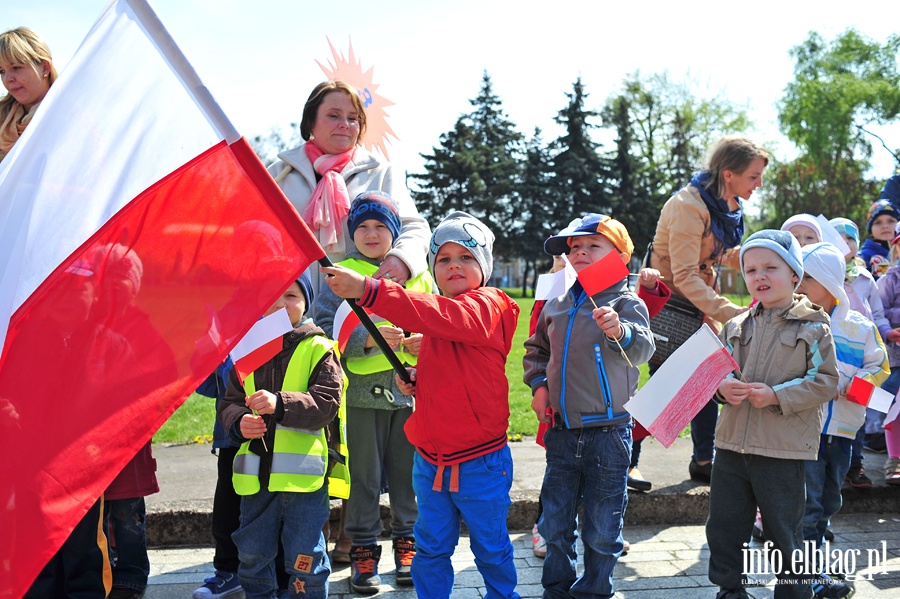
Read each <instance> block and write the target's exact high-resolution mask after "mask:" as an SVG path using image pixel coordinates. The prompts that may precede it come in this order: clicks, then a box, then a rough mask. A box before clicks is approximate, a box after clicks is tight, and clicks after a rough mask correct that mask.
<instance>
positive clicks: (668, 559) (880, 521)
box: [145, 514, 900, 599]
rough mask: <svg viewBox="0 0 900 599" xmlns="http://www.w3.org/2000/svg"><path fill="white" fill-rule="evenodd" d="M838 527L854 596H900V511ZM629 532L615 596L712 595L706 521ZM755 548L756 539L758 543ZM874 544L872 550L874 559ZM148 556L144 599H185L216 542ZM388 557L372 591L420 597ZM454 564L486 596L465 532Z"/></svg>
mask: <svg viewBox="0 0 900 599" xmlns="http://www.w3.org/2000/svg"><path fill="white" fill-rule="evenodd" d="M833 530H834V533H835V536H836V539H835V543H834V545H833V550H832V553H833V554H834V552H835V551H840V552H841V554H840V555H841V556H849V555H851V554H855V552H854V550H859V556H858V557H857V558H856V569H855V572H856V574H857V576H858V577H859V578H860V579H859V580H857V581H856V583H855V586H856V594H855V595H854V598H855V599H869V598H871V599H875V598H888V597H898V596H900V518H895V517H884V516H877V515H872V514H852V515H846V516H838V518H836V519H835V522H834V525H833ZM626 538H628V539H629V541H630V542H631V552H630V553H629V554H628V555H627V556H625V557H623V558H622V559H621V560H620V562H619V564H618V566H617V567H616V573H615V577H616V587H617V591H618V592H617V593H616V597H620V598H627V599H660V598H667V599H701V598H712V597H714V596H715V592H716V589H715V588H713V587H712V586H711V585H710V583H709V580H707V578H706V572H707V566H708V559H709V551H708V549H707V548H706V537H705V533H704V529H703V526H696V525H695V526H626ZM512 539H513V543H514V546H515V556H516V567H517V569H518V572H519V586H518V592H519V593H520V594H521V595H522V597H540V596H541V590H542V589H541V585H540V578H541V565H542V563H543V562H542V560H540V559H537V558H535V557H534V555H533V553H532V551H531V535H530V534H526V533H515V534H513V535H512ZM382 545H383V547H384V549H383V551H384V555H385V556H388V555H390V542H389V541H384V542H382ZM751 547H752V548H758V547H759V545H758V544H756V543H754V544H752V545H751ZM882 548H883V550H882ZM869 551H872V552H873V557H871V558H870V557H869V554H868V552H869ZM875 553H877V554H878V556H879V559H881V558H882V557H883V558H884V563H883V564H881V563H878V564H876V563H874V560H875V557H874V554H875ZM835 555H836V554H835ZM870 560H871V562H872V563H870ZM150 561H151V567H152V573H151V577H150V587H149V588H148V590H147V594H146V595H145V598H146V599H176V598H177V599H185V598H188V597H190V595H191V591H193V589H195V588H196V587H197V586H199V585H200V584H202V582H203V578H204V577H206V576H209V575H210V572H211V569H212V565H211V561H212V549H210V548H202V549H156V550H153V551H151V553H150ZM391 564H392V560H391V559H390V558H386V559H383V560H382V566H383V567H382V568H381V571H382V574H383V576H382V580H383V582H384V584H383V585H382V587H381V591H380V592H379V594H378V595H375V596H390V597H393V598H397V599H405V598H409V599H413V598H415V596H416V594H415V591H413V590H412V589H405V588H402V590H399V589H396V588H395V587H394V576H393V567H392V565H391ZM453 564H454V568H455V571H456V580H455V585H454V592H453V597H454V598H459V599H469V598H471V599H476V598H480V597H483V596H484V586H483V585H484V583H483V582H482V579H481V576H480V575H479V574H478V571H477V569H476V568H475V563H474V560H473V557H472V553H471V551H470V550H469V546H468V538H466V537H463V538H462V539H461V540H460V545H459V547H458V548H457V552H456V554H455V556H454V558H453ZM870 566H872V567H870ZM875 566H877V567H875ZM580 567H581V564H580V563H579V568H580ZM869 574H871V580H869ZM348 576H349V568H348V567H346V566H344V567H341V568H338V569H336V571H335V572H334V573H333V574H332V576H331V596H332V597H336V598H344V597H347V598H349V597H359V596H360V595H355V594H352V593H350V589H349V583H348ZM749 591H750V595H751V596H752V597H755V598H763V597H765V598H771V597H773V591H772V586H771V583H770V584H769V585H768V586H766V587H762V588H752V589H749ZM235 599H237V598H235Z"/></svg>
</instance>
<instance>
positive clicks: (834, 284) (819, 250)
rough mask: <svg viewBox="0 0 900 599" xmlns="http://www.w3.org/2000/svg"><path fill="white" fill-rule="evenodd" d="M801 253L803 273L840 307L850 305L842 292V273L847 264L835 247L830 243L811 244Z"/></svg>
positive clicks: (845, 294)
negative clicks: (813, 280) (814, 281)
mask: <svg viewBox="0 0 900 599" xmlns="http://www.w3.org/2000/svg"><path fill="white" fill-rule="evenodd" d="M800 251H801V252H803V271H804V272H805V273H806V274H807V275H808V276H810V277H812V278H813V279H815V280H816V282H817V283H819V284H820V285H821V286H822V287H824V288H825V289H826V290H827V291H828V293H830V294H831V297H833V298H834V299H836V300H837V301H838V303H839V304H840V305H842V306H849V305H850V298H848V297H847V292H846V291H844V272H845V270H846V268H847V264H846V262H845V261H844V255H843V254H841V250H839V249H837V246H835V245H832V244H830V243H811V244H809V245H807V246H804V247H803V248H801V250H800Z"/></svg>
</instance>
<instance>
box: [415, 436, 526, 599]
mask: <svg viewBox="0 0 900 599" xmlns="http://www.w3.org/2000/svg"><path fill="white" fill-rule="evenodd" d="M458 468H459V491H458V492H451V491H450V482H451V467H449V466H445V467H444V473H443V477H442V479H441V489H440V490H439V491H435V490H434V488H433V487H434V481H435V476H436V475H437V466H435V465H434V464H432V463H431V462H429V461H428V460H426V459H425V458H423V457H422V456H421V455H419V453H418V452H416V455H415V457H414V461H413V489H415V491H416V498H417V499H418V502H419V517H418V519H417V520H416V526H415V535H416V556H415V557H414V558H413V563H412V578H413V584H415V587H416V594H417V595H418V596H419V597H421V598H422V599H433V598H440V599H445V598H447V597H450V593H451V591H452V590H453V564H452V563H451V562H450V558H451V557H452V555H453V551H454V550H455V549H456V544H457V543H458V542H459V522H460V518H462V520H463V521H465V523H466V526H467V527H468V528H469V542H470V543H471V545H472V553H473V554H474V555H475V566H477V567H478V571H479V572H480V573H481V576H482V578H484V586H485V587H486V592H485V595H484V596H485V599H501V598H504V599H518V597H519V594H518V593H516V581H517V578H516V566H515V564H514V563H513V547H512V543H511V542H510V540H509V530H507V528H506V517H507V515H508V514H509V504H510V499H509V489H510V487H511V486H512V477H513V462H512V454H511V453H510V451H509V447H506V446H504V447H503V448H502V449H498V450H497V451H495V452H493V453H489V454H487V455H483V456H481V457H477V458H474V459H471V460H469V461H467V462H462V463H461V464H458Z"/></svg>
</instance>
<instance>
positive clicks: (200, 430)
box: [153, 289, 750, 443]
mask: <svg viewBox="0 0 900 599" xmlns="http://www.w3.org/2000/svg"><path fill="white" fill-rule="evenodd" d="M506 292H507V293H509V294H510V296H512V297H513V298H514V299H515V300H516V303H518V304H519V307H520V308H521V311H520V313H519V324H518V326H517V327H516V335H515V337H514V338H513V346H512V351H511V352H510V354H509V359H508V360H507V362H506V377H507V379H509V413H510V415H509V434H510V436H511V437H512V438H516V437H518V436H520V435H534V434H535V433H536V432H537V419H536V418H535V416H534V412H532V411H531V389H529V388H528V387H527V386H526V385H525V383H524V382H523V381H522V375H523V370H522V357H523V356H524V355H525V340H526V339H528V321H529V319H530V318H531V308H532V307H533V306H534V299H533V298H522V297H519V296H520V295H521V290H519V289H515V290H513V289H507V290H506ZM727 297H728V298H729V299H730V300H731V301H733V302H734V303H736V304H738V305H740V306H745V305H747V304H748V303H749V302H750V297H749V296H746V295H744V296H740V295H735V296H731V295H729V296H727ZM639 370H640V372H641V378H640V383H639V385H643V384H644V383H645V382H646V381H647V379H648V378H649V375H648V373H647V365H646V364H643V365H641V366H640V367H639ZM215 412H216V411H215V402H214V401H213V400H212V399H209V398H207V397H203V396H201V395H197V394H193V395H191V396H190V397H189V398H188V399H187V401H186V402H185V403H184V405H182V406H181V407H180V408H179V409H178V410H177V411H176V412H175V413H174V414H173V415H172V417H171V418H169V420H168V421H167V422H166V423H165V424H164V425H163V427H162V428H161V429H159V431H158V432H157V433H156V435H155V436H154V437H153V441H154V443H209V442H211V441H212V437H211V433H212V427H213V422H214V421H215V418H216V413H215ZM689 432H690V427H688V428H687V429H685V431H684V432H683V433H682V435H685V434H689Z"/></svg>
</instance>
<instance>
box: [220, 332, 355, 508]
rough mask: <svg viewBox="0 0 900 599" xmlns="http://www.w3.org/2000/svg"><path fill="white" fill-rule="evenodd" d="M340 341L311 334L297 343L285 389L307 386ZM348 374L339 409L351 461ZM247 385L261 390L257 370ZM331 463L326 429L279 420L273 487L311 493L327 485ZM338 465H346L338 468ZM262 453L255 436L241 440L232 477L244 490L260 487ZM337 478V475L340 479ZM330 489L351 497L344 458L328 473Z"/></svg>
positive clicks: (240, 492) (249, 389)
mask: <svg viewBox="0 0 900 599" xmlns="http://www.w3.org/2000/svg"><path fill="white" fill-rule="evenodd" d="M332 349H334V350H335V352H336V351H337V349H336V348H335V344H334V342H333V341H331V340H330V339H327V338H325V337H323V336H321V335H314V336H312V337H308V338H306V339H304V340H303V341H301V342H300V344H299V345H298V346H297V347H296V348H295V349H294V354H293V355H292V356H291V360H290V362H288V367H287V372H285V375H284V384H283V386H282V389H283V390H286V391H307V390H308V389H309V376H310V374H311V373H312V370H313V368H315V366H316V365H317V364H318V363H319V361H320V360H321V359H322V357H323V356H324V355H325V354H326V353H328V351H329V350H332ZM346 386H347V384H346V377H345V380H344V385H343V388H342V391H341V405H340V408H339V409H338V419H339V421H340V422H339V425H340V453H341V455H342V456H344V460H345V461H347V453H348V452H347V443H346V433H345V429H346V424H345V422H346V416H345V414H346V408H345V406H344V403H345V402H344V393H345V389H346ZM244 391H245V393H246V394H247V395H248V396H249V395H253V393H255V392H256V382H255V379H254V376H253V374H251V375H250V376H248V377H247V380H246V381H245V384H244ZM327 464H328V444H327V441H326V437H325V430H324V429H319V430H309V429H302V428H291V427H287V426H282V425H281V424H277V423H276V425H275V446H274V447H273V448H272V465H271V469H270V472H269V486H268V489H269V491H273V492H277V491H289V492H297V493H311V492H313V491H317V490H319V489H321V488H322V485H323V484H324V483H325V472H326V469H327ZM337 466H341V468H338V467H337ZM259 468H260V457H259V456H257V455H256V454H254V453H252V452H251V451H250V442H249V441H248V442H246V443H244V444H242V445H241V447H240V449H239V450H238V453H237V455H236V456H235V459H234V467H233V475H232V482H233V484H234V490H235V492H237V494H238V495H253V494H254V493H257V492H259V489H260V485H259ZM335 479H336V480H335ZM328 484H329V494H331V495H334V496H336V497H342V498H344V499H346V498H347V497H349V495H350V472H349V469H348V468H347V466H346V465H341V464H338V465H336V466H335V468H334V469H333V470H332V473H331V475H330V476H329V479H328ZM338 493H341V494H338Z"/></svg>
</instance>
